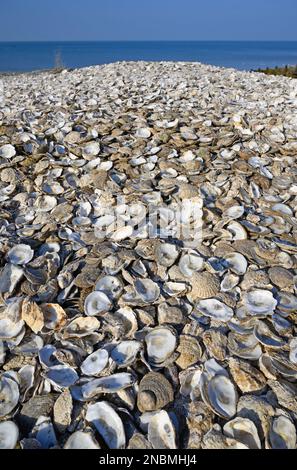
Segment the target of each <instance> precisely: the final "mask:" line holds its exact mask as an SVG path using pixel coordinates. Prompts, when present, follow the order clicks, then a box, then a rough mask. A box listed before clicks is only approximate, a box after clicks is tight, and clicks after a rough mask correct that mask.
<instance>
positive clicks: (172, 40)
mask: <svg viewBox="0 0 297 470" xmlns="http://www.w3.org/2000/svg"><path fill="white" fill-rule="evenodd" d="M49 42H53V43H55V42H64V43H74V42H86V43H89V42H149V43H152V42H297V39H49V40H41V41H39V40H25V41H22V40H9V41H2V40H0V44H9V43H20V44H23V43H37V44H40V43H49Z"/></svg>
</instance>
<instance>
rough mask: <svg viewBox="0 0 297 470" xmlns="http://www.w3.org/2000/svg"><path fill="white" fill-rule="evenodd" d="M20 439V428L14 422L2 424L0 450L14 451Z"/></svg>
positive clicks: (2, 422)
mask: <svg viewBox="0 0 297 470" xmlns="http://www.w3.org/2000/svg"><path fill="white" fill-rule="evenodd" d="M18 438H19V428H18V427H17V425H16V424H15V423H14V422H13V421H1V422H0V449H1V450H2V449H14V448H15V446H16V444H17V441H18Z"/></svg>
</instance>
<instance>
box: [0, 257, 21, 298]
mask: <svg viewBox="0 0 297 470" xmlns="http://www.w3.org/2000/svg"><path fill="white" fill-rule="evenodd" d="M23 274H24V271H23V270H22V268H20V267H18V266H15V265H14V264H9V263H7V264H6V265H5V266H4V268H3V270H2V271H1V274H0V292H1V293H5V292H9V293H10V294H11V293H12V292H13V291H14V289H15V288H16V286H17V284H18V283H19V282H20V280H21V279H22V277H23Z"/></svg>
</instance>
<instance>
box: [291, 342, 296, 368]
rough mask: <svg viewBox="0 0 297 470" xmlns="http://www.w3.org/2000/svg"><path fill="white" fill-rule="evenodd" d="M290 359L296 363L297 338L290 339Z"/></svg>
mask: <svg viewBox="0 0 297 470" xmlns="http://www.w3.org/2000/svg"><path fill="white" fill-rule="evenodd" d="M290 361H291V362H292V363H293V364H297V338H293V339H291V341H290Z"/></svg>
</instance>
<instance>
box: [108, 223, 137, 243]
mask: <svg viewBox="0 0 297 470" xmlns="http://www.w3.org/2000/svg"><path fill="white" fill-rule="evenodd" d="M132 233H133V227H132V225H126V226H125V227H121V228H119V229H117V230H116V231H115V232H113V234H112V235H111V237H110V238H111V240H113V241H114V242H120V241H121V240H125V239H126V238H130V237H131V236H132Z"/></svg>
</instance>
